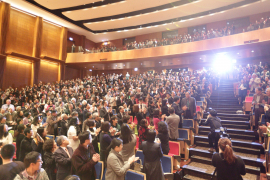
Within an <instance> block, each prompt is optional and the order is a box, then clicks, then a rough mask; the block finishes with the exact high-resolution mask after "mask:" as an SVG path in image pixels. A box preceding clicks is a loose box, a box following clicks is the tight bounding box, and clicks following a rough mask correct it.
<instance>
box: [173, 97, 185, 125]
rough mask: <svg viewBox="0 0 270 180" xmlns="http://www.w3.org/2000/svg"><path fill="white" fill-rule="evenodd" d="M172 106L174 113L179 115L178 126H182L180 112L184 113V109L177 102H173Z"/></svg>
mask: <svg viewBox="0 0 270 180" xmlns="http://www.w3.org/2000/svg"><path fill="white" fill-rule="evenodd" d="M172 107H173V108H174V111H175V114H177V115H178V116H179V117H180V123H179V126H178V127H179V128H182V123H183V120H182V113H184V111H183V110H182V109H181V108H180V107H179V104H178V103H176V102H174V103H172Z"/></svg>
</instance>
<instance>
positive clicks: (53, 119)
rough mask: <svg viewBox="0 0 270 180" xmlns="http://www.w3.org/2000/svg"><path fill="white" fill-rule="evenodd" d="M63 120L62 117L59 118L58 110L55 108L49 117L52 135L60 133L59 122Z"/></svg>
mask: <svg viewBox="0 0 270 180" xmlns="http://www.w3.org/2000/svg"><path fill="white" fill-rule="evenodd" d="M60 120H61V118H57V111H55V110H53V111H52V114H51V115H50V116H49V117H48V118H47V121H46V122H47V124H48V126H47V131H48V134H50V135H55V137H56V136H57V135H58V133H57V131H58V122H59V121H60Z"/></svg>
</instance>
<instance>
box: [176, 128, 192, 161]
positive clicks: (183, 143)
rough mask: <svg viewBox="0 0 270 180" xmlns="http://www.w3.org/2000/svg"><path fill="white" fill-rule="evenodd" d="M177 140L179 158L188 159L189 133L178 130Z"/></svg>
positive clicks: (185, 130)
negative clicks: (178, 143) (179, 148)
mask: <svg viewBox="0 0 270 180" xmlns="http://www.w3.org/2000/svg"><path fill="white" fill-rule="evenodd" d="M178 134H179V138H178V139H177V141H178V142H180V147H181V151H180V152H181V157H182V156H183V158H184V159H185V160H187V159H188V158H189V144H190V140H189V131H188V130H187V129H178Z"/></svg>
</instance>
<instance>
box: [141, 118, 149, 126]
mask: <svg viewBox="0 0 270 180" xmlns="http://www.w3.org/2000/svg"><path fill="white" fill-rule="evenodd" d="M140 126H143V127H147V120H146V119H142V120H141V122H140Z"/></svg>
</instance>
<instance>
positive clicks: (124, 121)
mask: <svg viewBox="0 0 270 180" xmlns="http://www.w3.org/2000/svg"><path fill="white" fill-rule="evenodd" d="M129 121H130V116H129V115H124V117H123V123H127V124H128V123H129Z"/></svg>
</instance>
